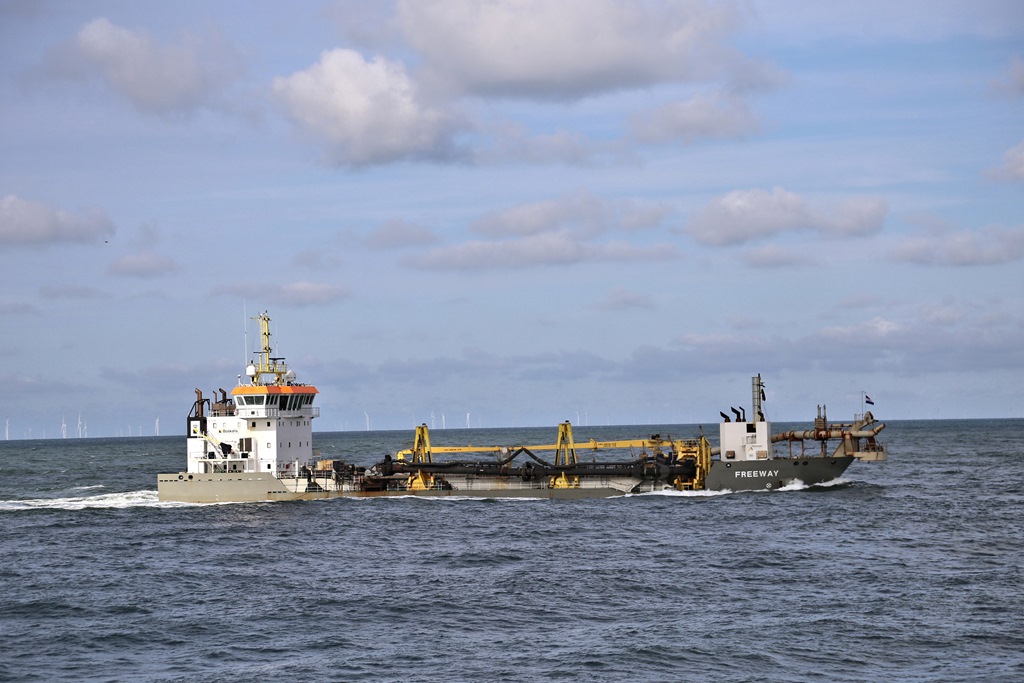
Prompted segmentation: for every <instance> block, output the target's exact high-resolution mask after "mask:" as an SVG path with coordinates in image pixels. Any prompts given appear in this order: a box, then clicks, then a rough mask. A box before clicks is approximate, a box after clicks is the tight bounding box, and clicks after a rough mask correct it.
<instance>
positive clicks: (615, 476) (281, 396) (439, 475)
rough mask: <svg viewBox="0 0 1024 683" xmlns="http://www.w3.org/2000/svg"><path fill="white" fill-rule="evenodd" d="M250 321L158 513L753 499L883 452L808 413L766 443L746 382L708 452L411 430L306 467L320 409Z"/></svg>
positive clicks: (202, 403)
mask: <svg viewBox="0 0 1024 683" xmlns="http://www.w3.org/2000/svg"><path fill="white" fill-rule="evenodd" d="M255 320H256V321H257V323H258V324H259V327H260V348H259V350H258V351H256V352H254V356H255V358H254V359H253V360H252V362H251V363H249V364H248V365H247V367H246V369H245V377H244V378H242V376H239V380H238V383H237V386H235V387H234V388H232V389H231V392H230V395H229V393H228V392H227V391H225V390H224V389H220V390H219V391H218V392H214V394H213V396H212V397H209V398H208V397H205V396H204V395H203V392H202V391H201V390H200V389H196V390H195V393H196V398H195V401H194V402H193V404H192V409H191V411H190V412H189V415H188V418H187V432H186V459H187V464H186V469H185V470H183V471H180V472H174V473H170V474H159V475H157V491H158V495H159V498H160V500H164V501H179V502H190V503H225V502H262V501H285V500H315V499H321V498H341V497H373V496H464V497H501V498H556V499H574V498H604V497H610V496H619V495H626V494H642V493H658V492H676V491H736V492H739V491H754V490H758V491H764V490H773V489H780V488H785V487H787V486H793V485H805V486H813V485H818V484H822V483H825V482H829V481H833V480H835V479H837V478H838V477H839V476H840V475H842V474H843V473H844V472H845V471H846V469H847V468H848V467H849V466H850V465H851V464H852V463H853V462H854V460H861V461H869V462H878V461H882V460H885V459H887V457H888V455H887V451H886V448H885V446H884V444H882V443H881V442H879V441H877V440H876V438H875V437H876V436H877V435H878V433H879V432H881V431H882V430H883V429H884V428H885V425H884V424H883V423H880V422H877V421H876V420H875V418H874V416H873V415H872V414H871V413H870V412H867V411H862V413H861V414H859V415H856V416H855V417H854V420H853V421H851V422H849V423H831V422H829V420H828V417H827V415H826V410H825V407H824V406H818V414H817V417H816V418H815V420H814V425H813V428H812V429H808V430H802V431H787V432H783V433H779V434H772V430H771V423H770V422H769V421H768V420H767V419H766V417H765V414H764V403H765V400H766V397H765V386H764V383H763V381H762V380H761V376H760V375H757V376H756V377H753V378H752V379H751V398H752V401H751V403H752V405H751V413H750V418H749V419H748V418H747V414H746V410H745V409H736V408H731V411H732V413H733V417H732V418H730V416H729V415H727V414H726V413H724V412H722V413H720V415H721V417H722V421H721V422H720V423H719V424H718V445H717V446H712V444H711V442H710V441H709V440H708V439H707V438H706V437H705V436H704V434H703V429H701V432H700V434H699V436H697V437H696V438H685V439H673V438H672V437H670V436H667V435H666V436H665V437H662V436H661V435H660V434H655V435H652V436H650V437H648V438H643V439H622V440H613V441H596V440H593V439H591V440H581V441H579V442H577V441H576V440H575V439H574V437H573V432H572V425H571V423H569V422H568V421H567V422H563V423H562V424H560V425H558V428H557V433H556V438H555V440H554V443H550V444H539V445H512V446H509V445H505V446H438V445H434V446H432V445H431V442H430V432H429V430H428V428H427V426H426V425H425V424H421V425H419V426H418V427H416V428H415V431H414V433H413V438H412V443H411V447H410V448H408V449H406V450H402V451H398V452H396V453H395V454H394V455H393V456H392V455H390V454H389V455H387V456H385V457H384V459H383V460H381V461H380V462H378V463H376V464H374V465H372V466H369V467H366V466H359V465H355V464H352V463H348V462H346V461H345V460H344V459H341V458H324V457H322V456H319V455H318V454H315V453H314V450H313V427H312V425H313V420H315V419H316V418H317V417H319V415H320V409H319V408H318V407H316V406H314V405H313V404H314V401H315V399H316V396H317V394H318V391H317V389H316V387H314V386H312V385H310V384H304V383H300V382H298V381H297V378H296V376H295V373H294V372H293V371H292V370H290V369H289V368H288V365H287V364H286V363H285V359H284V358H283V357H280V356H274V355H273V349H272V346H271V339H270V337H271V333H270V316H269V315H268V314H267V313H266V312H264V313H262V314H260V315H258V316H256V317H255ZM808 443H810V444H812V446H811V448H807V444H808ZM786 444H788V452H785V451H786V450H787V449H786ZM797 444H799V449H797V448H796V446H797ZM796 450H799V452H794V451H796ZM599 455H600V459H599V458H598V456H599ZM581 456H583V457H581ZM587 456H590V457H589V461H588V460H587Z"/></svg>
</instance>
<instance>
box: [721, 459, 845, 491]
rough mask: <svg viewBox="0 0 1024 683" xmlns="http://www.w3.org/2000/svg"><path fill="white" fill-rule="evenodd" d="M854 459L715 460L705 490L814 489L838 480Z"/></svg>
mask: <svg viewBox="0 0 1024 683" xmlns="http://www.w3.org/2000/svg"><path fill="white" fill-rule="evenodd" d="M853 460H854V458H853V457H852V456H840V457H815V458H769V459H766V460H746V461H733V462H730V461H727V460H713V461H712V462H711V471H710V472H708V476H707V479H705V481H704V488H705V489H707V490H710V491H765V490H772V489H780V488H783V487H784V486H790V485H792V484H796V483H798V482H799V483H802V484H805V485H807V486H813V485H815V484H823V483H825V482H828V481H832V480H833V479H837V478H838V477H840V476H841V475H842V474H843V473H844V472H846V468H848V467H849V466H850V463H852V462H853Z"/></svg>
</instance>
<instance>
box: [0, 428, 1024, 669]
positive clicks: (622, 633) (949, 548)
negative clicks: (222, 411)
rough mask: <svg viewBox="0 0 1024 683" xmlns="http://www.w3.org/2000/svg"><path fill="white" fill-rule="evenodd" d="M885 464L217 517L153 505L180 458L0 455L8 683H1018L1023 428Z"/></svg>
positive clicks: (357, 450)
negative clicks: (690, 483) (780, 477)
mask: <svg viewBox="0 0 1024 683" xmlns="http://www.w3.org/2000/svg"><path fill="white" fill-rule="evenodd" d="M776 428H777V429H784V428H786V426H785V425H776ZM694 429H695V428H693V427H689V426H678V427H671V426H657V427H628V428H619V429H614V428H606V427H604V428H593V429H588V428H579V427H578V428H577V429H576V432H577V434H576V436H577V441H580V440H585V439H587V438H590V437H591V436H594V437H595V438H598V439H604V438H612V437H621V438H626V437H634V436H645V435H647V434H648V433H653V432H654V431H660V432H661V433H662V435H665V434H666V433H671V434H672V436H688V435H691V434H692V433H694ZM432 437H433V441H434V443H435V444H441V443H452V444H456V443H464V442H472V443H476V444H482V443H499V444H515V443H523V442H527V443H545V442H551V441H552V440H553V437H554V429H547V430H531V429H523V430H475V431H469V430H447V431H435V432H434V433H433V434H432ZM882 438H883V440H884V441H886V443H887V444H888V446H889V449H890V460H889V461H888V462H885V463H873V464H872V463H854V465H853V466H852V467H851V468H850V469H849V470H848V471H847V473H846V474H845V475H844V476H843V478H842V479H841V480H840V481H839V482H837V483H834V484H833V485H829V486H821V487H811V488H803V487H795V488H793V489H792V490H783V491H776V492H754V493H735V494H732V493H727V494H704V493H691V494H684V493H679V494H672V495H641V496H628V497H621V498H613V499H605V500H575V501H549V500H500V499H499V500H480V499H416V498H392V499H364V500H358V499H341V500H332V501H316V502H295V503H260V504H223V505H184V504H172V503H160V502H159V501H157V496H156V475H157V473H158V472H175V471H178V470H180V469H181V468H182V467H183V466H184V462H185V456H184V437H155V438H119V439H84V440H82V439H68V440H49V441H7V442H0V680H16V681H62V680H63V681H129V680H131V681H211V682H212V681H240V680H267V679H271V678H277V679H279V680H288V681H535V680H553V681H559V680H561V681H616V682H618V681H624V680H625V681H890V680H891V681H986V682H990V681H1020V680H1024V581H1022V579H1024V576H1022V572H1024V569H1022V566H1024V420H968V421H920V422H916V421H914V422H912V421H904V422H896V423H891V424H889V426H888V428H887V429H886V430H885V432H883V434H882ZM411 440H412V430H410V431H409V432H407V433H406V432H403V433H397V432H358V433H356V432H351V433H325V434H316V436H315V447H317V448H319V449H321V450H322V451H323V453H324V457H327V456H329V455H341V456H345V457H347V458H348V459H349V460H350V461H354V462H357V463H361V464H369V463H371V462H374V461H375V460H377V459H379V457H381V456H382V455H383V454H384V453H387V452H393V451H394V450H396V449H398V448H402V447H405V446H407V445H409V443H410V442H411Z"/></svg>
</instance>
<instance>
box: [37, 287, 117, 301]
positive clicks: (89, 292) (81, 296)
mask: <svg viewBox="0 0 1024 683" xmlns="http://www.w3.org/2000/svg"><path fill="white" fill-rule="evenodd" d="M39 296H40V297H41V298H43V299H73V300H83V301H84V300H87V299H105V298H107V297H108V296H109V294H107V293H106V292H102V291H100V290H98V289H96V288H95V287H85V286H82V285H43V286H42V287H40V288H39Z"/></svg>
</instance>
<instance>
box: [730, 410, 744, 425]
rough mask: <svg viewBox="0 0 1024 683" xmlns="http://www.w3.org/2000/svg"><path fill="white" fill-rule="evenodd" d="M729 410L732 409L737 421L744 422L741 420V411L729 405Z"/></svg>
mask: <svg viewBox="0 0 1024 683" xmlns="http://www.w3.org/2000/svg"><path fill="white" fill-rule="evenodd" d="M729 410H731V411H732V414H733V415H735V416H736V421H737V422H742V420H740V411H738V410H736V409H735V408H733V407H732V406H729Z"/></svg>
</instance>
